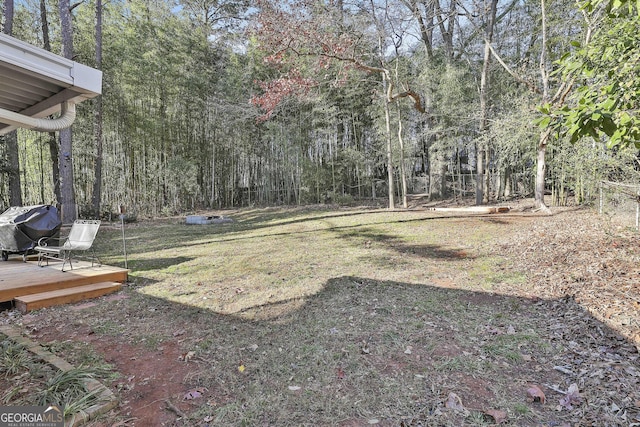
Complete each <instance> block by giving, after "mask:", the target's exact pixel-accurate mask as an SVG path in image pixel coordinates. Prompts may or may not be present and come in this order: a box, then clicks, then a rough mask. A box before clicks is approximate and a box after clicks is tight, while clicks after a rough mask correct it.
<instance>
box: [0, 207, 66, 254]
mask: <svg viewBox="0 0 640 427" xmlns="http://www.w3.org/2000/svg"><path fill="white" fill-rule="evenodd" d="M61 225H62V222H61V221H60V219H58V210H57V209H56V208H55V207H54V206H50V205H36V206H13V207H10V208H9V209H7V210H6V211H4V212H3V213H2V215H0V248H1V249H2V250H3V251H5V252H26V251H28V250H30V249H33V248H34V247H35V246H36V245H37V243H38V240H40V239H41V238H43V237H53V236H55V235H56V234H57V233H58V231H60V226H61Z"/></svg>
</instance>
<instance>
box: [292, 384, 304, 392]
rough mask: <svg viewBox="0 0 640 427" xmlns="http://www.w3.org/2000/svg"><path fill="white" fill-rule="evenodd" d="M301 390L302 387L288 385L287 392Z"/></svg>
mask: <svg viewBox="0 0 640 427" xmlns="http://www.w3.org/2000/svg"><path fill="white" fill-rule="evenodd" d="M301 388H302V387H300V386H297V385H290V386H289V390H291V391H298V390H300V389H301Z"/></svg>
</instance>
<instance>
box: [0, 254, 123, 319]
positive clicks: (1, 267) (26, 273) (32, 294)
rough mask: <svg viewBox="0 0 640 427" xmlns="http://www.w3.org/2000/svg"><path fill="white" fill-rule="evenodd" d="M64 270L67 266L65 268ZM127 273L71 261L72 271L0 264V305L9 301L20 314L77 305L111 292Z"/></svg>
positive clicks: (29, 263)
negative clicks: (65, 305) (57, 306)
mask: <svg viewBox="0 0 640 427" xmlns="http://www.w3.org/2000/svg"><path fill="white" fill-rule="evenodd" d="M67 268H68V266H67ZM128 273H129V271H128V270H126V269H124V268H119V267H112V266H108V265H102V266H93V267H92V266H91V263H88V262H83V261H74V262H73V270H67V271H64V272H63V271H62V263H58V262H51V263H50V264H49V265H48V266H44V267H38V262H37V261H27V262H23V261H22V259H12V258H10V259H9V261H0V303H3V302H10V301H13V302H14V304H15V305H16V307H17V308H18V309H19V310H20V311H22V312H25V313H26V312H28V311H30V310H34V309H37V308H42V307H47V306H50V305H57V304H66V303H71V302H77V301H81V300H83V299H86V298H93V297H96V296H100V295H105V294H107V293H110V292H115V291H117V290H118V289H120V288H121V286H122V283H124V282H126V281H127V276H128Z"/></svg>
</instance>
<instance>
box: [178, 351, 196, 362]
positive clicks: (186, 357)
mask: <svg viewBox="0 0 640 427" xmlns="http://www.w3.org/2000/svg"><path fill="white" fill-rule="evenodd" d="M195 355H196V352H195V351H188V352H186V353H185V354H183V355H181V356H180V357H178V359H179V360H182V361H183V362H188V361H190V360H191V359H193V356H195Z"/></svg>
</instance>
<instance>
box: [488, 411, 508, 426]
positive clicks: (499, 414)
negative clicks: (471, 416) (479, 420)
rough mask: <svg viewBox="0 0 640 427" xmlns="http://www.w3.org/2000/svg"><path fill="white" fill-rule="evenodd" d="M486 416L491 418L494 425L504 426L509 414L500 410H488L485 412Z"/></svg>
mask: <svg viewBox="0 0 640 427" xmlns="http://www.w3.org/2000/svg"><path fill="white" fill-rule="evenodd" d="M484 414H485V415H486V416H487V418H491V419H492V420H493V422H494V424H502V423H503V422H505V421H507V413H506V412H505V411H500V410H498V409H488V410H486V411H484Z"/></svg>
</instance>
